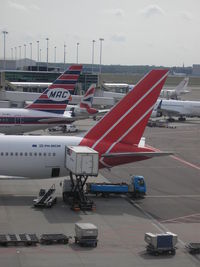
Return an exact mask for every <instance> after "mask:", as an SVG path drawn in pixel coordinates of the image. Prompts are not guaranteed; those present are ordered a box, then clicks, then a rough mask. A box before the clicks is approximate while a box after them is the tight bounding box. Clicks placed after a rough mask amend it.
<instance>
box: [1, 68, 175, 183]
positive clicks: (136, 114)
mask: <svg viewBox="0 0 200 267" xmlns="http://www.w3.org/2000/svg"><path fill="white" fill-rule="evenodd" d="M167 74H168V73H167V70H152V71H151V72H150V73H149V74H147V75H146V76H145V77H144V78H143V79H142V80H141V81H140V82H139V83H138V84H137V85H136V86H135V89H134V90H132V91H130V92H129V93H128V94H127V95H126V96H125V97H124V98H123V99H122V100H121V101H120V102H119V103H117V104H116V105H115V106H114V107H113V108H112V109H111V110H110V111H109V112H108V113H107V114H106V115H105V116H104V117H103V118H102V119H101V120H100V121H99V122H98V123H97V124H96V125H95V126H93V127H92V128H91V129H90V130H89V131H88V132H87V133H86V134H85V136H84V137H78V136H5V135H2V136H0V175H5V176H15V177H16V178H17V177H26V178H50V177H59V176H61V177H63V176H66V175H68V170H67V169H66V168H65V154H66V152H67V149H66V148H67V146H88V147H91V148H93V149H94V150H96V151H98V152H99V167H100V168H105V167H106V168H111V167H113V166H117V165H120V164H126V163H130V162H135V161H140V160H145V159H148V158H151V157H155V156H163V155H169V154H170V153H169V152H158V150H156V149H153V148H151V147H148V146H145V145H144V146H141V145H139V144H140V140H141V137H142V135H143V132H144V129H145V126H146V124H147V121H148V119H149V117H150V115H151V112H152V109H153V107H154V105H155V102H156V99H157V98H158V96H159V94H160V91H161V88H162V87H163V84H164V82H165V80H166V77H167ZM36 166H37V167H36Z"/></svg>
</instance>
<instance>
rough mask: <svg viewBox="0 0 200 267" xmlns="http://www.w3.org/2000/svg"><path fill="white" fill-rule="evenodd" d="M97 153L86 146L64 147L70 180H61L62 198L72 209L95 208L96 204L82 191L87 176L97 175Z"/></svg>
mask: <svg viewBox="0 0 200 267" xmlns="http://www.w3.org/2000/svg"><path fill="white" fill-rule="evenodd" d="M98 164H99V154H98V152H97V151H95V150H93V149H92V148H89V147H86V146H68V147H66V168H67V169H68V170H69V172H70V180H64V182H63V200H64V202H66V203H69V204H70V206H71V209H72V210H75V211H78V210H95V209H96V206H95V204H94V202H93V201H92V200H90V199H89V198H88V197H87V196H86V195H85V192H84V186H85V184H86V181H87V179H88V177H89V176H97V175H98V170H99V168H98Z"/></svg>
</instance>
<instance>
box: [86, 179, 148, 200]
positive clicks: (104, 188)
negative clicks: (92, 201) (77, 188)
mask: <svg viewBox="0 0 200 267" xmlns="http://www.w3.org/2000/svg"><path fill="white" fill-rule="evenodd" d="M86 192H87V193H89V194H96V195H102V196H103V197H108V196H109V195H110V194H127V195H128V196H130V197H135V198H140V197H144V196H145V194H146V184H145V180H144V177H143V176H131V177H130V183H129V184H127V183H86Z"/></svg>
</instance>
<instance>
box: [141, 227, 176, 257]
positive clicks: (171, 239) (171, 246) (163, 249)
mask: <svg viewBox="0 0 200 267" xmlns="http://www.w3.org/2000/svg"><path fill="white" fill-rule="evenodd" d="M144 240H145V241H146V243H147V244H148V245H147V246H146V250H147V252H148V253H150V254H153V255H159V254H171V255H175V254H176V243H177V240H178V237H177V235H176V234H173V233H171V232H166V233H164V234H152V233H146V234H145V238H144Z"/></svg>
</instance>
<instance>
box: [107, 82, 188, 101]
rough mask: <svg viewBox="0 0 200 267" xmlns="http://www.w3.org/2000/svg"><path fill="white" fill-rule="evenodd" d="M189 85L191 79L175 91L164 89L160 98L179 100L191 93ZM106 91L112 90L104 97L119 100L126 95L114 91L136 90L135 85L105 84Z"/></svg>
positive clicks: (181, 83) (180, 84)
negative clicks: (181, 96)
mask: <svg viewBox="0 0 200 267" xmlns="http://www.w3.org/2000/svg"><path fill="white" fill-rule="evenodd" d="M188 83H189V78H188V77H186V78H184V79H183V80H182V81H181V82H180V83H179V84H178V85H177V86H176V87H175V88H174V89H169V90H168V89H163V90H161V92H160V98H167V99H177V98H178V97H179V96H180V95H181V94H186V93H189V92H190V91H189V90H187V86H188ZM104 85H105V88H106V89H108V90H109V89H110V90H111V91H104V92H103V96H105V97H113V98H115V99H116V100H119V99H121V98H123V97H124V93H117V92H113V91H112V90H113V89H117V90H118V91H119V90H121V92H122V91H125V92H126V91H130V90H132V89H134V85H133V84H125V83H104Z"/></svg>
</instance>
